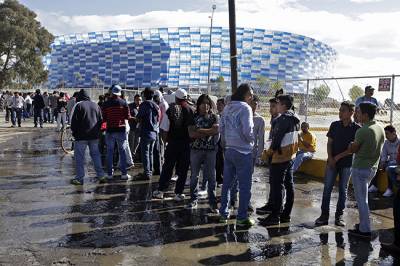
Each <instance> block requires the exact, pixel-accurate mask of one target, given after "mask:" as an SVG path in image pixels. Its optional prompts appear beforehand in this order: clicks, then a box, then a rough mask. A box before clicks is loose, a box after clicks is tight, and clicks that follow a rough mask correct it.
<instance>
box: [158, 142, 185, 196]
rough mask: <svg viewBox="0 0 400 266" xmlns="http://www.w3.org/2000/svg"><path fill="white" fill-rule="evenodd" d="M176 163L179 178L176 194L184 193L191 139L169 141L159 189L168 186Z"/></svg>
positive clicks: (162, 189) (161, 189)
mask: <svg viewBox="0 0 400 266" xmlns="http://www.w3.org/2000/svg"><path fill="white" fill-rule="evenodd" d="M175 165H176V171H175V173H176V174H177V175H178V180H176V185H175V194H182V193H183V190H184V188H185V183H186V178H187V173H188V170H189V165H190V146H189V141H185V140H172V141H170V142H168V144H167V146H166V148H165V161H164V164H163V166H162V170H161V175H160V182H159V184H158V190H160V191H164V190H165V189H167V188H168V186H169V182H170V181H171V178H172V173H173V171H174V167H175Z"/></svg>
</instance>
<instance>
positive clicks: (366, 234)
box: [349, 229, 372, 239]
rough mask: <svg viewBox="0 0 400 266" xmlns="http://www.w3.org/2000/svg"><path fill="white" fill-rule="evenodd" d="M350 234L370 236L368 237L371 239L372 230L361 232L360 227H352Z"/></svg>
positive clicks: (362, 236)
mask: <svg viewBox="0 0 400 266" xmlns="http://www.w3.org/2000/svg"><path fill="white" fill-rule="evenodd" d="M349 234H351V235H353V236H355V237H361V238H368V239H371V237H372V234H371V232H361V231H360V230H359V229H350V230H349Z"/></svg>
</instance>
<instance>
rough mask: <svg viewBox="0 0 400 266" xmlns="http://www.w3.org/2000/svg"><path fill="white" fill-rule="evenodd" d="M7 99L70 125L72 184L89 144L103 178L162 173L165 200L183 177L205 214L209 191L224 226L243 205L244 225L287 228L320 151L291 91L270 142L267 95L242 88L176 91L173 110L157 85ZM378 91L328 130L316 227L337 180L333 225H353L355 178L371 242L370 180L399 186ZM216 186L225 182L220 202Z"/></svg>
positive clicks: (399, 243)
mask: <svg viewBox="0 0 400 266" xmlns="http://www.w3.org/2000/svg"><path fill="white" fill-rule="evenodd" d="M7 95H8V96H9V97H6V103H7V104H6V107H7V108H8V110H9V112H11V113H13V114H14V115H12V117H17V119H18V116H20V115H19V114H20V113H22V112H23V111H22V110H25V111H27V110H28V103H30V101H29V100H28V101H27V100H26V99H27V98H28V97H31V96H32V98H31V99H32V106H33V114H34V116H35V126H36V125H37V121H39V123H40V126H42V114H41V113H42V110H46V108H47V110H48V111H43V112H44V113H46V114H50V115H48V116H47V117H46V116H45V117H46V118H47V119H46V118H45V120H44V121H46V122H53V121H54V120H52V119H53V118H54V117H55V115H54V114H55V113H57V121H59V124H60V125H61V124H63V125H64V124H65V123H66V121H70V123H71V129H72V133H73V136H74V138H75V144H74V151H75V155H74V157H75V164H76V176H75V178H73V179H72V180H71V183H72V184H74V185H83V183H84V177H85V170H84V162H85V150H86V148H87V147H89V151H90V156H91V158H92V161H93V164H94V168H95V171H96V175H97V178H98V180H99V182H101V183H103V182H107V181H108V180H112V179H114V178H115V176H116V174H115V173H116V169H118V168H119V171H120V173H121V175H120V178H121V179H122V180H131V179H135V180H149V181H150V180H152V179H153V176H158V175H159V181H158V186H157V189H156V190H155V191H153V193H152V197H153V198H154V199H158V200H160V199H164V198H165V197H166V196H167V195H169V194H171V192H170V190H169V188H170V184H171V180H175V181H176V182H175V188H174V191H173V195H174V197H173V198H174V200H175V201H177V202H183V201H184V200H185V199H186V195H185V194H184V189H185V185H189V188H190V194H189V195H188V196H189V198H188V200H187V202H186V203H187V204H186V205H185V207H186V208H188V209H194V208H197V206H198V201H199V198H200V197H201V196H202V195H203V194H206V195H207V196H208V204H209V208H210V212H211V213H213V214H219V217H220V219H219V220H220V222H221V223H226V222H227V221H228V220H229V219H230V216H231V214H232V210H234V209H235V208H236V209H237V215H236V225H237V226H239V227H250V226H252V225H254V224H255V221H254V220H253V219H251V218H250V217H251V213H252V212H254V211H255V212H256V213H257V214H258V215H260V216H261V217H259V224H260V225H263V226H270V225H278V224H280V223H289V222H290V221H291V213H292V209H293V205H294V200H295V193H294V181H293V173H294V172H296V171H298V170H299V168H300V166H301V164H302V163H303V162H304V161H306V160H310V159H312V158H313V156H314V154H315V152H316V150H317V140H316V136H315V134H314V133H312V132H311V131H310V125H309V124H308V123H306V122H303V123H301V121H300V118H299V117H298V116H297V115H296V113H295V110H294V98H293V96H291V95H287V94H284V93H283V91H278V92H277V94H276V95H275V97H273V98H271V99H269V106H270V109H269V112H270V115H271V120H270V122H269V123H270V128H271V130H270V132H269V135H268V137H267V140H266V141H265V136H264V135H265V129H266V123H265V120H264V118H263V117H262V116H260V115H259V114H258V113H257V110H258V108H259V103H260V99H259V97H257V96H256V95H253V90H252V88H251V86H249V85H248V84H242V85H240V86H239V87H238V89H237V90H236V92H234V93H233V94H232V95H231V96H228V97H225V98H221V99H218V101H216V103H215V102H214V101H213V100H212V98H211V97H210V96H209V95H207V94H202V95H200V96H199V97H198V98H197V100H196V101H195V102H194V101H192V100H191V99H190V96H189V95H188V94H187V91H186V90H184V89H178V90H177V91H176V92H175V93H174V97H175V101H174V102H172V103H169V104H168V103H167V102H166V100H165V99H164V95H163V92H162V91H160V90H154V89H150V88H146V89H145V90H144V91H143V92H142V93H141V94H137V95H135V96H134V98H133V101H132V102H129V101H128V99H127V97H126V96H125V95H124V92H123V90H122V89H121V87H120V86H119V85H113V86H112V87H111V88H110V90H109V92H108V93H107V94H106V95H102V96H100V97H99V102H98V103H94V102H93V101H91V99H90V98H89V96H88V94H87V93H86V91H85V90H81V91H79V92H77V93H75V94H74V96H73V97H71V98H73V100H72V99H69V100H68V99H67V98H68V97H66V95H64V94H63V93H59V94H56V93H54V94H53V96H55V95H56V96H57V100H56V101H54V98H52V99H53V100H51V99H50V97H51V96H48V95H46V96H45V95H41V94H40V91H39V90H37V91H36V93H35V94H34V95H27V96H26V97H25V98H24V96H20V95H19V94H18V93H15V94H14V96H11V95H9V94H8V93H6V96H7ZM372 95H373V88H372V87H370V86H368V87H366V96H363V97H361V99H358V100H357V101H356V104H353V103H351V102H348V101H344V102H342V103H341V105H340V109H339V120H338V121H334V122H333V123H332V124H331V125H330V128H329V130H328V133H327V138H328V143H327V155H328V159H327V166H326V173H325V179H324V190H323V196H322V203H321V215H320V216H319V217H318V219H316V221H315V225H316V226H322V225H327V224H328V223H329V213H330V199H331V193H332V189H333V187H334V184H335V182H336V178H337V176H339V182H338V191H339V197H338V201H337V207H336V212H335V222H334V223H335V225H336V226H342V227H343V226H345V220H344V219H343V214H344V211H345V206H346V199H347V189H348V184H349V180H350V177H351V179H352V184H353V189H354V195H355V198H356V201H357V208H358V212H359V224H357V225H356V226H355V228H354V229H352V230H349V233H351V234H353V235H356V236H358V237H363V238H371V232H372V229H371V224H370V217H369V215H370V214H369V206H368V192H373V191H376V189H377V184H376V183H374V182H372V185H371V186H370V187H369V184H370V181H371V180H372V179H373V178H374V177H375V176H376V174H377V173H378V172H379V171H380V170H382V169H383V170H385V171H387V173H388V180H389V182H388V183H389V186H388V190H387V191H386V192H385V193H384V196H388V197H389V196H393V194H394V186H398V185H399V183H400V175H399V172H398V169H399V168H398V166H399V164H400V156H399V144H400V140H399V139H398V137H397V134H396V129H395V128H394V127H393V126H386V127H385V128H383V127H382V126H381V125H380V124H379V123H377V122H376V120H375V114H376V113H377V110H378V106H377V101H376V99H375V98H373V97H372ZM46 97H47V98H46ZM40 98H41V99H43V100H41V99H40ZM10 99H11V100H10ZM71 102H72V104H70V103H71ZM54 108H56V109H54ZM17 109H18V110H17ZM19 109H21V110H19ZM37 112H38V114H36V113H37ZM36 116H37V117H39V118H38V119H36ZM6 118H7V117H6ZM13 121H15V118H14V120H13ZM14 124H15V123H14V122H13V125H14ZM18 125H20V120H18ZM385 136H386V141H385ZM263 158H264V160H263ZM138 161H140V162H141V163H142V166H143V172H142V173H140V174H139V175H137V176H135V177H131V176H130V175H129V173H128V172H129V169H131V168H133V167H134V166H135V163H136V162H138ZM264 163H266V164H267V165H268V166H269V185H270V189H269V194H268V198H267V199H266V203H265V205H264V206H260V207H259V208H256V209H255V210H254V208H253V206H251V204H250V200H251V196H252V194H251V188H252V182H257V181H259V180H258V179H257V178H255V177H253V173H254V167H255V166H256V165H261V164H264ZM117 164H119V166H118V165H117ZM104 168H105V169H106V172H104V170H103V169H104ZM189 169H190V177H189V178H190V179H189V182H187V177H188V173H189ZM175 176H176V177H175ZM200 176H202V177H203V179H202V181H201V182H200V181H199V179H200V178H199V177H200ZM218 186H222V188H221V196H220V198H218V196H217V187H218ZM204 191H206V192H204ZM218 199H219V200H218ZM394 204H395V207H394V208H393V210H394V217H395V234H396V235H395V242H394V243H393V244H392V245H386V246H385V248H386V249H388V250H389V251H393V250H394V251H397V252H399V251H400V217H399V212H400V209H399V205H400V194H399V192H397V194H396V195H395V201H394Z"/></svg>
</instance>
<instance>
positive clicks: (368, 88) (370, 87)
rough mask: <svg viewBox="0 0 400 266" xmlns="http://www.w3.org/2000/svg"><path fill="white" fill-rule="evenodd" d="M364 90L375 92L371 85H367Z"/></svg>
mask: <svg viewBox="0 0 400 266" xmlns="http://www.w3.org/2000/svg"><path fill="white" fill-rule="evenodd" d="M365 90H372V91H373V90H375V88H374V87H372V86H371V85H368V86H366V87H365Z"/></svg>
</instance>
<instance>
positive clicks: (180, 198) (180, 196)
mask: <svg viewBox="0 0 400 266" xmlns="http://www.w3.org/2000/svg"><path fill="white" fill-rule="evenodd" d="M184 200H185V194H176V195H175V197H174V201H176V202H180V201H184Z"/></svg>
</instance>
